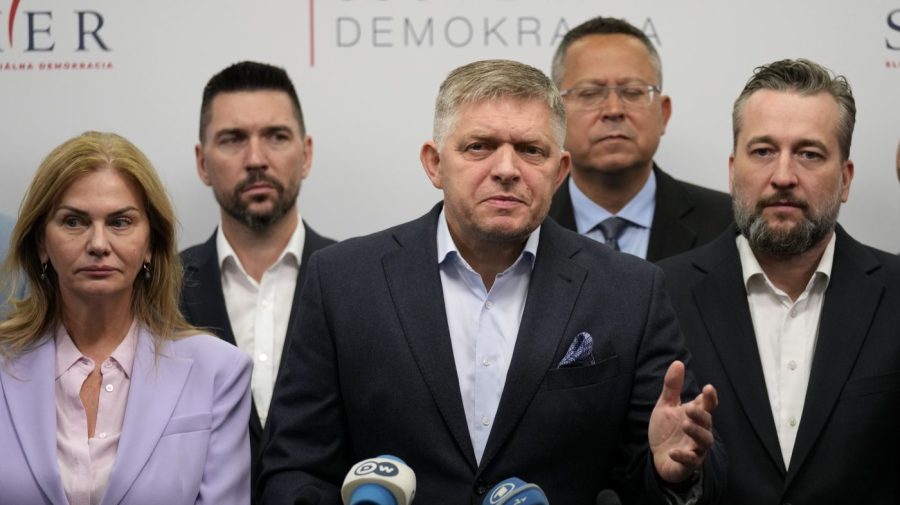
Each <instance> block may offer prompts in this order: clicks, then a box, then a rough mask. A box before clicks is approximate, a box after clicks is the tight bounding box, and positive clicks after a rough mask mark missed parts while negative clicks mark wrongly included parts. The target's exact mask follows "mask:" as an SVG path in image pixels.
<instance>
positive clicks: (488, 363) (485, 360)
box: [481, 358, 491, 366]
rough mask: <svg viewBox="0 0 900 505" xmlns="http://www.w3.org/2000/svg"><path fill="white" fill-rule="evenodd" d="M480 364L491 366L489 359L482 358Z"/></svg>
mask: <svg viewBox="0 0 900 505" xmlns="http://www.w3.org/2000/svg"><path fill="white" fill-rule="evenodd" d="M481 364H482V365H484V366H491V360H489V359H487V358H484V359H483V360H481Z"/></svg>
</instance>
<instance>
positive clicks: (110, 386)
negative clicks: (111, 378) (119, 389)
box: [106, 384, 115, 393]
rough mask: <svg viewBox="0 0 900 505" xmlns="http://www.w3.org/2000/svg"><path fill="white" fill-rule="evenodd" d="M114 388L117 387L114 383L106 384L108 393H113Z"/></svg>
mask: <svg viewBox="0 0 900 505" xmlns="http://www.w3.org/2000/svg"><path fill="white" fill-rule="evenodd" d="M113 389H115V388H114V387H113V385H112V384H107V385H106V392H107V393H112V392H113Z"/></svg>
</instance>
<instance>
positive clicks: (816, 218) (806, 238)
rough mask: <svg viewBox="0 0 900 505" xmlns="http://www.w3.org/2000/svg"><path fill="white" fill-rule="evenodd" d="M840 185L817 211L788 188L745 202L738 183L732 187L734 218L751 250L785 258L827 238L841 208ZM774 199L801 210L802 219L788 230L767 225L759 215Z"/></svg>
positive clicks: (841, 191) (802, 251)
mask: <svg viewBox="0 0 900 505" xmlns="http://www.w3.org/2000/svg"><path fill="white" fill-rule="evenodd" d="M842 193H843V184H841V185H839V186H838V188H837V191H836V192H835V194H834V195H833V198H830V199H829V200H828V201H826V202H824V206H823V208H822V209H821V211H819V212H814V211H811V210H810V207H809V202H806V201H803V200H799V199H797V198H796V197H795V196H794V195H793V193H792V192H790V191H781V192H778V193H776V194H775V195H772V196H771V197H768V198H765V199H762V200H759V201H757V202H756V203H755V204H753V203H749V202H747V201H746V200H745V199H744V198H742V195H741V189H740V185H737V184H736V185H735V186H734V195H735V196H734V200H733V202H732V205H733V208H734V221H735V223H737V227H738V229H739V230H740V232H741V234H742V235H744V237H746V238H747V241H748V242H749V243H750V248H751V249H752V250H753V251H754V252H758V253H763V254H767V255H770V256H774V257H778V258H787V257H791V256H796V255H798V254H802V253H804V252H806V251H808V250H810V249H812V248H813V247H814V246H816V245H817V244H819V243H820V242H821V241H822V240H823V239H825V237H827V236H828V235H829V234H830V233H831V232H832V231H834V227H835V225H836V224H837V219H838V213H839V212H840V209H841V194H842ZM777 202H789V203H792V204H794V205H797V206H798V207H799V208H800V209H801V210H802V211H803V219H802V220H801V221H800V222H799V223H797V224H796V225H795V226H793V227H791V228H790V229H786V230H785V229H777V228H773V227H771V226H769V222H768V221H767V220H766V219H765V218H763V216H762V213H763V210H764V209H765V208H766V207H767V206H768V205H772V204H775V203H777Z"/></svg>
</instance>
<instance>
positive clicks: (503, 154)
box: [491, 144, 520, 184]
mask: <svg viewBox="0 0 900 505" xmlns="http://www.w3.org/2000/svg"><path fill="white" fill-rule="evenodd" d="M494 156H495V157H496V160H495V162H494V164H493V165H491V178H492V179H494V180H495V181H497V182H499V183H501V184H509V183H511V182H515V181H517V180H519V177H520V174H519V168H518V166H517V164H516V163H517V154H516V150H515V147H513V146H511V145H509V144H504V145H503V146H501V147H500V148H499V149H497V152H496V153H494Z"/></svg>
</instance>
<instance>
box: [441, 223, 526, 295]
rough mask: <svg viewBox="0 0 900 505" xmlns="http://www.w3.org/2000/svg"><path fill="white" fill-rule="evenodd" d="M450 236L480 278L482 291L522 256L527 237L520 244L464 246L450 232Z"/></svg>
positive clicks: (489, 288) (516, 242) (491, 243)
mask: <svg viewBox="0 0 900 505" xmlns="http://www.w3.org/2000/svg"><path fill="white" fill-rule="evenodd" d="M450 236H451V237H453V242H454V243H455V244H456V248H457V250H459V254H460V256H462V257H463V259H465V260H466V263H468V264H469V266H471V267H472V269H473V270H475V271H476V272H478V274H479V275H480V276H481V281H482V282H483V283H484V289H485V290H487V291H490V290H491V287H492V286H493V285H494V280H495V279H496V278H497V274H499V273H501V272H503V271H505V270H506V269H507V268H509V266H510V265H512V264H513V263H514V262H515V261H516V259H517V258H518V257H519V255H521V254H522V249H524V248H525V243H526V242H527V241H528V237H525V239H523V240H522V241H521V242H519V241H513V242H507V243H503V242H490V243H484V242H479V243H476V244H466V243H463V241H462V240H459V239H458V238H457V237H456V235H455V234H454V233H453V231H452V230H451V232H450Z"/></svg>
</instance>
